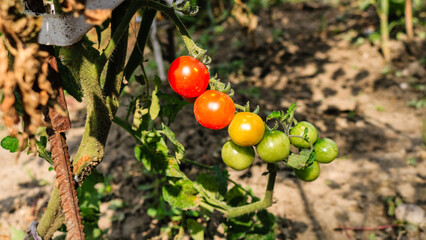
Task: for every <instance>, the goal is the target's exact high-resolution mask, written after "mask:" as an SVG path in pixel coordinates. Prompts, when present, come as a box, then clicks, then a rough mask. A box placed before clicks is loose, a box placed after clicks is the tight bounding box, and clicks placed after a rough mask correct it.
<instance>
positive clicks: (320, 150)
mask: <svg viewBox="0 0 426 240" xmlns="http://www.w3.org/2000/svg"><path fill="white" fill-rule="evenodd" d="M315 153H316V160H317V161H318V162H319V163H330V162H332V161H333V160H334V159H336V157H337V155H338V154H339V149H338V148H337V145H336V143H335V142H334V141H333V140H331V139H329V138H321V139H319V140H318V141H317V142H316V143H315Z"/></svg>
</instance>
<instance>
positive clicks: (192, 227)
mask: <svg viewBox="0 0 426 240" xmlns="http://www.w3.org/2000/svg"><path fill="white" fill-rule="evenodd" d="M186 226H187V228H188V232H189V235H191V237H192V239H194V240H204V227H203V225H202V224H201V223H198V222H197V221H196V220H194V219H192V218H188V220H186Z"/></svg>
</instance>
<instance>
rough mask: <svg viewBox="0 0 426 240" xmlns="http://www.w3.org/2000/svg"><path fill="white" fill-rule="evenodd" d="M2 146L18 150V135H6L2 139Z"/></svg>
mask: <svg viewBox="0 0 426 240" xmlns="http://www.w3.org/2000/svg"><path fill="white" fill-rule="evenodd" d="M1 146H2V148H4V149H6V150H9V151H10V152H12V153H14V152H17V151H18V148H19V140H18V139H17V138H16V137H11V136H6V137H5V138H3V139H2V140H1Z"/></svg>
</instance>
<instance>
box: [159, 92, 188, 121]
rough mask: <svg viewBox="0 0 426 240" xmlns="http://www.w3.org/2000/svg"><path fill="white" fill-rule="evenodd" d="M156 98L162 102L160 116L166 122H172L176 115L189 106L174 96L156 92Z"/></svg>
mask: <svg viewBox="0 0 426 240" xmlns="http://www.w3.org/2000/svg"><path fill="white" fill-rule="evenodd" d="M157 96H158V97H159V98H160V99H161V100H162V101H161V112H160V114H161V116H163V117H166V118H167V119H168V122H169V123H170V122H173V121H174V119H175V117H176V115H177V113H178V112H179V111H180V110H181V109H182V108H183V107H184V106H186V105H188V104H190V103H189V102H187V101H185V100H182V99H181V98H180V97H178V96H177V95H176V94H164V93H161V92H158V94H157Z"/></svg>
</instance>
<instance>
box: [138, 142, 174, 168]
mask: <svg viewBox="0 0 426 240" xmlns="http://www.w3.org/2000/svg"><path fill="white" fill-rule="evenodd" d="M135 157H136V159H137V160H138V161H140V162H142V163H143V165H144V166H145V168H146V169H147V170H148V171H150V172H153V173H160V174H164V172H165V170H166V169H167V165H168V162H167V159H166V157H165V156H164V154H162V153H161V152H158V151H156V150H155V149H151V148H150V147H149V146H147V145H139V146H136V147H135Z"/></svg>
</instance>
